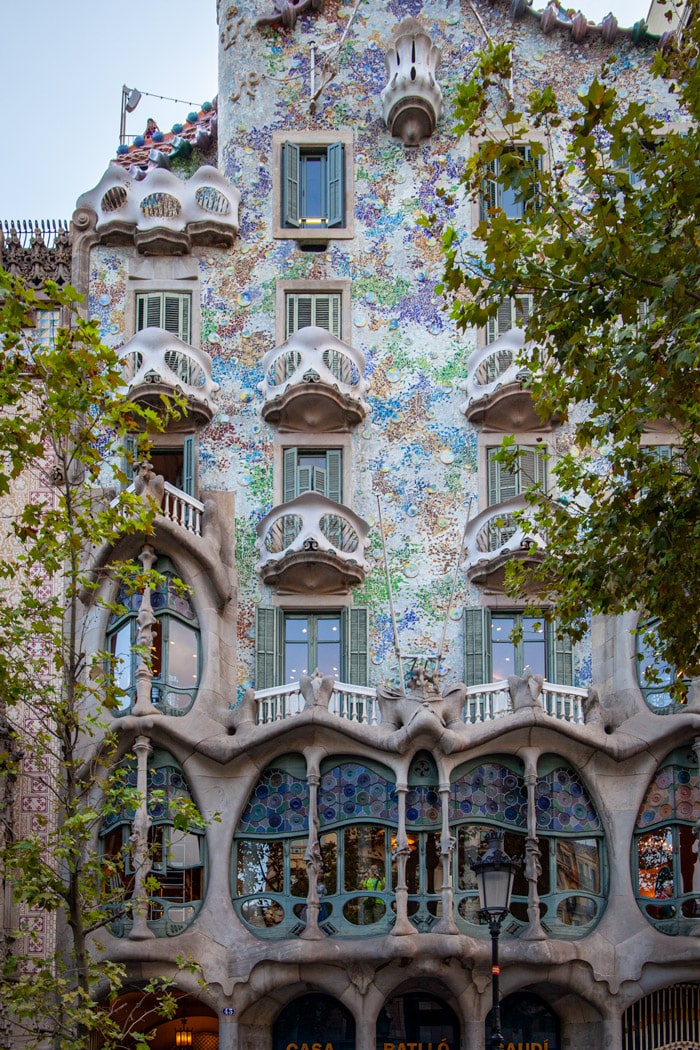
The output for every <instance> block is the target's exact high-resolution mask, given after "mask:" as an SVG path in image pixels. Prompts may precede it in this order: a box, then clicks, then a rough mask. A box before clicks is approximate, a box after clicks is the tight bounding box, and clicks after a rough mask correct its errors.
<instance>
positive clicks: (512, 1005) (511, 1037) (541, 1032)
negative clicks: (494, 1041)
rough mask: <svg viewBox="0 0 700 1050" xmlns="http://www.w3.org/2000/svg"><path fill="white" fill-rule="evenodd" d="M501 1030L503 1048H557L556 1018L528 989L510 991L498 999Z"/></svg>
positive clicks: (488, 1021) (489, 1032) (489, 1029)
mask: <svg viewBox="0 0 700 1050" xmlns="http://www.w3.org/2000/svg"><path fill="white" fill-rule="evenodd" d="M492 1032H493V1028H492V1027H491V1013H489V1015H488V1017H487V1018H486V1045H487V1046H490V1045H491V1035H492ZM501 1032H502V1033H503V1043H504V1046H505V1048H506V1050H559V1047H560V1045H561V1044H560V1037H559V1018H558V1017H557V1015H556V1014H555V1013H554V1011H553V1010H552V1009H551V1007H549V1006H548V1005H547V1003H546V1002H545V1001H544V999H541V998H540V996H539V995H535V994H534V993H532V992H513V994H512V995H507V996H506V997H505V999H503V1001H502V1002H501Z"/></svg>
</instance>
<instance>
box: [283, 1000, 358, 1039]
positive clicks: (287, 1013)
mask: <svg viewBox="0 0 700 1050" xmlns="http://www.w3.org/2000/svg"><path fill="white" fill-rule="evenodd" d="M272 1050H355V1018H354V1017H353V1016H352V1014H351V1013H350V1011H349V1010H348V1009H347V1007H345V1006H343V1004H342V1003H341V1002H339V1000H338V999H335V998H333V996H332V995H324V994H323V993H321V992H311V993H309V994H308V995H301V996H298V997H297V998H296V999H292V1000H291V1002H289V1003H287V1005H286V1006H285V1007H283V1009H282V1010H281V1011H280V1013H279V1015H278V1016H277V1019H276V1021H275V1023H274V1025H273V1027H272Z"/></svg>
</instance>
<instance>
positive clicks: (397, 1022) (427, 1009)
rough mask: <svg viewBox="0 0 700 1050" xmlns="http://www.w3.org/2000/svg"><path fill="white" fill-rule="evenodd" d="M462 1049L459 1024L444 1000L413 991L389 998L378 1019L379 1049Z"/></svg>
mask: <svg viewBox="0 0 700 1050" xmlns="http://www.w3.org/2000/svg"><path fill="white" fill-rule="evenodd" d="M409 1043H411V1044H413V1047H414V1048H415V1050H459V1047H460V1045H461V1040H460V1023H459V1018H458V1017H457V1014H456V1013H455V1012H454V1010H453V1009H452V1007H451V1006H449V1005H448V1004H447V1003H446V1002H445V1001H444V1000H443V999H440V998H438V996H437V995H433V994H432V993H430V992H425V993H424V992H422V991H411V992H404V993H403V994H398V995H393V996H392V997H391V998H389V999H387V1001H386V1002H385V1004H384V1006H383V1007H382V1009H381V1010H380V1011H379V1016H378V1017H377V1027H376V1047H377V1050H401V1048H402V1047H403V1048H404V1050H405V1048H406V1047H407V1046H408V1044H409Z"/></svg>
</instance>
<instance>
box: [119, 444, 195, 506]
mask: <svg viewBox="0 0 700 1050" xmlns="http://www.w3.org/2000/svg"><path fill="white" fill-rule="evenodd" d="M194 442H195V436H194V434H186V435H185V436H184V437H183V439H182V444H181V445H176V446H174V447H172V448H169V447H165V446H164V447H160V446H158V445H155V446H153V447H152V448H151V450H150V452H149V453H148V458H149V461H150V462H151V463H152V464H153V469H154V471H155V472H156V474H162V476H163V477H164V478H165V481H166V482H167V483H168V484H169V485H172V486H173V488H176V489H179V490H180V491H181V492H184V493H185V494H186V495H187V496H194V495H195V470H196V457H195V444H194ZM135 467H136V441H135V439H134V438H133V437H131V436H129V435H127V437H126V438H125V439H124V453H123V464H122V469H123V471H124V474H125V475H126V478H127V481H128V482H129V483H130V482H131V481H133V479H134V475H135V473H136V471H135V469H134V468H135ZM183 524H187V515H185V516H184V519H183Z"/></svg>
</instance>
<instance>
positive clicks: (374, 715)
mask: <svg viewBox="0 0 700 1050" xmlns="http://www.w3.org/2000/svg"><path fill="white" fill-rule="evenodd" d="M587 694H588V690H587V689H585V688H582V687H580V686H573V685H555V684H554V683H552V682H545V683H544V686H543V688H542V693H541V695H540V700H541V704H542V709H543V711H544V712H545V713H546V714H548V715H551V717H552V718H556V719H558V720H559V721H561V722H572V723H574V724H576V725H583V721H584V718H583V701H584V699H585V698H586V696H587ZM255 704H256V724H257V725H270V724H271V723H273V722H283V721H284V720H285V719H287V718H294V717H296V716H297V715H299V714H301V712H302V711H303V710H304V709H305V706H306V705H305V700H304V697H303V695H302V692H301V687H300V684H299V682H292V683H289V684H287V685H280V686H273V687H272V688H271V689H259V690H258V691H257V692H256V693H255ZM328 710H329V711H330V713H331V714H333V715H336V717H338V718H342V719H344V720H345V721H348V722H356V723H359V724H360V725H369V726H376V725H380V724H381V720H382V718H381V712H380V709H379V703H378V701H377V692H376V689H370V688H368V687H366V686H358V685H348V684H347V683H346V682H336V683H335V686H334V688H333V692H332V693H331V698H330V702H329V704H328ZM512 710H513V706H512V702H511V697H510V691H509V689H508V683H507V682H488V683H486V684H485V685H472V686H469V688H468V689H467V692H466V697H465V701H464V706H463V708H462V721H463V722H464V723H465V724H466V725H475V724H477V723H482V722H492V721H494V720H495V719H499V718H505V717H506V715H508V714H510V713H512Z"/></svg>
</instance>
